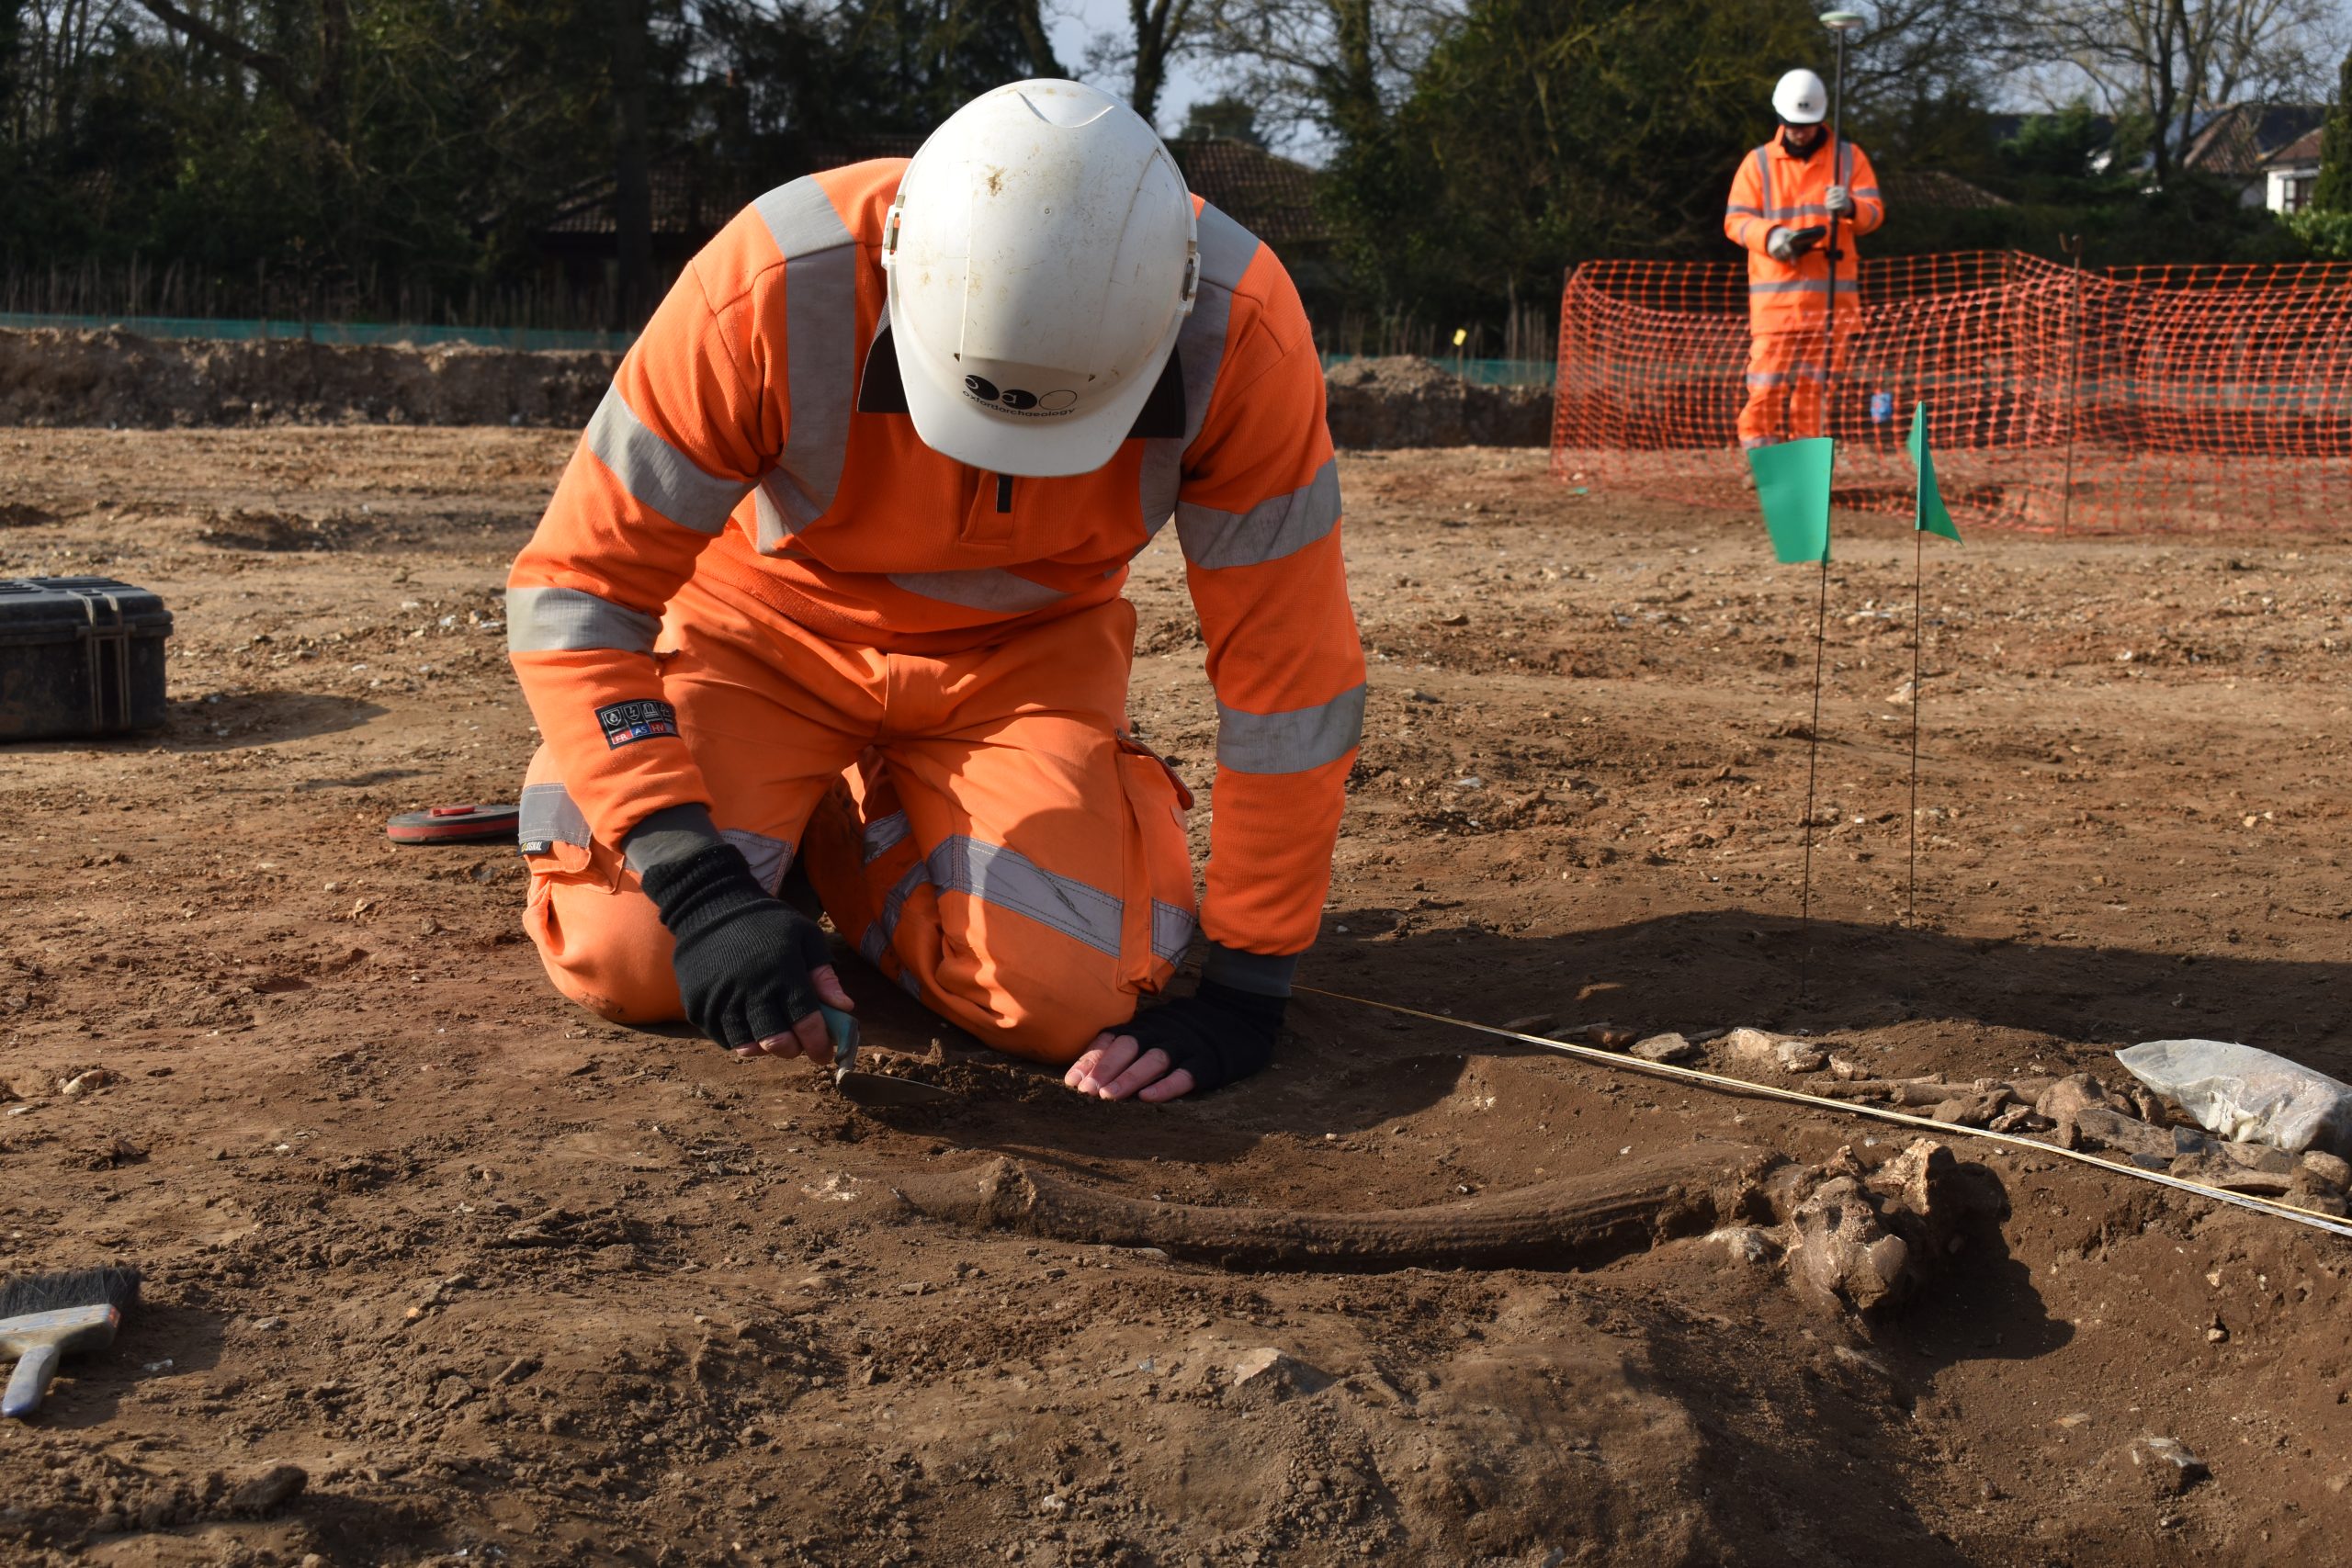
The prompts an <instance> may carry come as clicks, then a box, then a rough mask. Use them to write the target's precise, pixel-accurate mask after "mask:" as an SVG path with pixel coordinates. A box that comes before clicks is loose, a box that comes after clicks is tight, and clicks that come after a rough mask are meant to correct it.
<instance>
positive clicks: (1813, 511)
mask: <svg viewBox="0 0 2352 1568" xmlns="http://www.w3.org/2000/svg"><path fill="white" fill-rule="evenodd" d="M1837 446H1838V444H1837V443H1836V442H1834V441H1832V440H1830V439H1829V437H1827V436H1826V435H1813V436H1807V437H1806V438H1805V439H1804V440H1802V441H1782V442H1780V443H1778V444H1777V445H1775V446H1751V447H1749V448H1748V452H1747V466H1748V468H1749V469H1750V471H1752V472H1753V473H1754V474H1755V475H1756V499H1757V500H1758V502H1762V503H1763V506H1764V527H1765V530H1766V531H1767V532H1768V533H1770V535H1771V536H1772V558H1774V559H1775V560H1778V561H1779V562H1781V564H1782V565H1783V566H1789V565H1793V564H1795V563H1796V562H1798V561H1808V560H1820V561H1826V560H1827V559H1828V558H1829V469H1830V465H1831V462H1832V460H1833V457H1834V454H1835V453H1836V451H1837Z"/></svg>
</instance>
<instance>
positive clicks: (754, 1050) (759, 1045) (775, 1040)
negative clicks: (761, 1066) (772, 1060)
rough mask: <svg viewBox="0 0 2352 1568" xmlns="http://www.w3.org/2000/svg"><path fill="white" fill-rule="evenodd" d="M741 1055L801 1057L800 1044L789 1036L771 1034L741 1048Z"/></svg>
mask: <svg viewBox="0 0 2352 1568" xmlns="http://www.w3.org/2000/svg"><path fill="white" fill-rule="evenodd" d="M739 1054H740V1055H746V1056H797V1055H800V1042H798V1041H797V1040H795V1039H794V1038H793V1037H792V1036H791V1035H789V1034H771V1035H769V1036H767V1037H766V1038H765V1039H763V1040H755V1041H753V1042H752V1043H751V1044H749V1045H745V1046H743V1047H741V1050H740V1053H739Z"/></svg>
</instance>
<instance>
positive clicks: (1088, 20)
mask: <svg viewBox="0 0 2352 1568" xmlns="http://www.w3.org/2000/svg"><path fill="white" fill-rule="evenodd" d="M1046 17H1047V18H1048V19H1049V23H1050V26H1051V28H1052V30H1053V37H1054V52H1055V53H1056V54H1057V55H1058V56H1060V57H1061V62H1062V63H1063V64H1064V65H1065V66H1067V67H1069V69H1070V70H1072V71H1075V72H1077V73H1079V79H1080V81H1083V82H1086V83H1088V84H1090V85H1093V86H1097V87H1101V88H1102V89H1103V91H1105V92H1109V93H1115V94H1117V95H1118V96H1120V97H1122V98H1124V97H1125V96H1126V95H1127V78H1126V73H1125V72H1118V73H1113V74H1112V75H1109V76H1096V75H1094V74H1092V73H1090V72H1088V71H1087V69H1086V46H1087V44H1088V42H1089V41H1090V40H1091V39H1093V38H1094V37H1095V35H1097V34H1099V33H1114V34H1117V35H1120V36H1122V37H1125V35H1126V34H1127V32H1128V22H1127V5H1126V0H1046ZM1216 96H1217V90H1216V87H1215V86H1214V85H1211V84H1210V83H1209V81H1208V80H1207V79H1206V78H1205V77H1204V75H1203V74H1202V73H1201V71H1200V68H1199V67H1198V65H1196V64H1195V63H1194V62H1192V61H1189V60H1178V61H1177V62H1175V63H1174V64H1173V65H1172V66H1170V68H1169V72H1168V85H1166V86H1165V87H1164V88H1162V89H1161V90H1160V94H1159V126H1158V127H1157V129H1158V130H1159V133H1160V134H1161V135H1163V136H1173V135H1174V134H1175V133H1176V132H1178V131H1179V130H1182V129H1183V128H1184V116H1185V113H1186V111H1187V110H1189V109H1191V107H1193V105H1194V104H1196V103H1198V102H1201V101H1202V100H1203V99H1206V98H1214V97H1216Z"/></svg>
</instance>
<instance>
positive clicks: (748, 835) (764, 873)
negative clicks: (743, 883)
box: [718, 828, 792, 893]
mask: <svg viewBox="0 0 2352 1568" xmlns="http://www.w3.org/2000/svg"><path fill="white" fill-rule="evenodd" d="M718 836H719V837H720V838H722V839H724V840H727V841H728V842H729V843H730V844H732V845H734V846H735V847H736V848H737V849H739V850H741V851H742V852H743V859H744V860H745V861H746V862H747V863H750V865H751V867H752V878H753V879H754V880H755V881H757V882H758V883H759V885H760V886H763V887H764V888H766V889H767V890H768V891H769V892H770V893H774V892H775V890H776V889H777V888H779V887H781V886H784V874H785V873H786V871H789V870H790V869H791V868H792V846H791V845H790V844H787V843H786V842H785V841H784V840H782V839H771V838H769V837H768V836H767V835H766V834H765V833H754V832H752V830H751V829H748V828H721V829H719V830H718Z"/></svg>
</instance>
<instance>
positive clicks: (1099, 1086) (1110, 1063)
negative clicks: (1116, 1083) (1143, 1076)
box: [1069, 1034, 1140, 1095]
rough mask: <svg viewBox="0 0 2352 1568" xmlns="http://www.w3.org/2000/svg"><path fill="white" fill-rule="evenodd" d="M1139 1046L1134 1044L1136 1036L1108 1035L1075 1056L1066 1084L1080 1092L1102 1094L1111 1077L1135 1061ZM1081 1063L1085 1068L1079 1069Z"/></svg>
mask: <svg viewBox="0 0 2352 1568" xmlns="http://www.w3.org/2000/svg"><path fill="white" fill-rule="evenodd" d="M1139 1049H1140V1047H1138V1046H1137V1045H1136V1041H1135V1036H1133V1035H1131V1034H1114V1035H1112V1036H1110V1037H1109V1039H1108V1040H1106V1041H1104V1042H1103V1043H1102V1044H1101V1045H1098V1046H1097V1047H1096V1048H1095V1049H1093V1050H1091V1051H1089V1052H1088V1053H1087V1054H1086V1055H1084V1056H1080V1058H1079V1059H1078V1062H1077V1064H1076V1065H1075V1066H1072V1067H1071V1069H1070V1077H1069V1086H1070V1087H1071V1088H1072V1089H1076V1090H1078V1092H1079V1093H1080V1094H1092V1095H1103V1094H1105V1093H1106V1091H1107V1090H1108V1089H1109V1087H1110V1084H1111V1080H1112V1079H1114V1078H1115V1077H1118V1076H1119V1075H1120V1074H1121V1073H1124V1072H1125V1071H1126V1070H1127V1067H1128V1066H1129V1064H1131V1063H1133V1062H1134V1061H1135V1059H1136V1052H1137V1050H1139ZM1090 1057H1091V1062H1090V1061H1089V1058H1090ZM1081 1067H1082V1068H1084V1071H1082V1072H1081V1071H1080V1068H1081Z"/></svg>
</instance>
